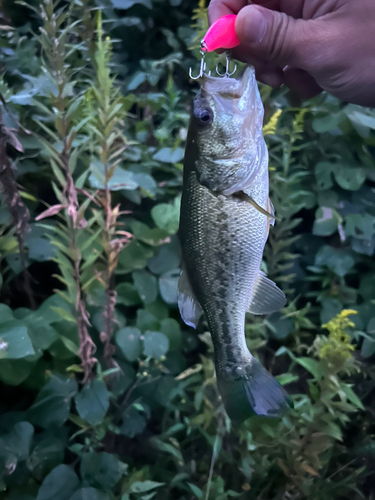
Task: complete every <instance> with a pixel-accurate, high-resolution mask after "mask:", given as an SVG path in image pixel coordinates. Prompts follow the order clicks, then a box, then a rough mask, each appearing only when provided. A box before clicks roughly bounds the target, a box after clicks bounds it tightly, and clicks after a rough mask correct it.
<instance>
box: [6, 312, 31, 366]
mask: <svg viewBox="0 0 375 500" xmlns="http://www.w3.org/2000/svg"><path fill="white" fill-rule="evenodd" d="M14 323H15V322H14V321H13V322H9V323H8V325H9V326H6V324H5V325H2V326H1V329H0V363H1V359H4V358H5V359H21V358H26V357H27V356H32V355H33V354H35V351H34V348H33V345H32V343H31V340H30V337H29V335H28V333H27V328H26V327H25V326H13V325H14Z"/></svg>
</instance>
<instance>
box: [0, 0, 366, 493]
mask: <svg viewBox="0 0 375 500" xmlns="http://www.w3.org/2000/svg"><path fill="white" fill-rule="evenodd" d="M3 4H4V12H3V14H2V15H3V19H2V22H1V26H0V58H1V66H2V72H1V77H0V92H1V122H0V125H1V131H0V154H1V156H2V165H3V166H2V167H1V171H0V184H1V200H2V205H1V207H0V219H1V223H2V227H1V231H0V264H1V265H0V272H1V275H0V276H1V282H0V284H1V304H0V313H1V316H0V318H1V319H0V381H1V382H0V383H1V389H2V400H1V415H0V489H1V492H2V493H1V495H3V497H4V498H6V499H7V500H8V499H9V500H10V499H12V500H48V499H52V498H53V499H57V500H60V499H61V500H78V499H84V498H90V499H94V500H111V499H119V500H148V499H151V498H154V499H155V500H158V499H171V500H172V499H179V500H190V499H193V498H194V499H195V498H198V499H205V500H208V499H213V498H215V499H217V500H229V499H231V498H240V499H247V498H250V497H254V498H260V499H263V498H267V499H271V498H272V499H283V498H289V499H291V498H292V499H302V498H309V499H311V500H313V499H316V498H319V499H325V498H327V499H332V498H337V499H342V498H351V499H353V498H356V499H357V498H358V499H359V498H363V497H365V498H372V497H374V496H375V490H374V486H373V481H372V480H371V475H372V474H373V473H374V467H373V462H374V461H373V456H374V432H375V431H374V424H373V413H374V409H375V406H374V405H375V402H374V396H373V390H374V381H375V370H374V366H373V356H374V354H375V307H374V297H375V284H374V283H375V281H374V277H375V267H374V260H373V259H374V253H375V222H374V221H375V203H374V183H375V175H374V172H375V169H374V167H375V163H374V147H375V134H374V129H375V114H374V111H373V110H368V109H364V108H360V107H358V106H353V105H348V104H344V103H341V102H339V101H338V100H336V99H334V98H332V97H330V96H327V95H324V94H323V95H321V96H319V97H317V98H315V99H313V100H310V101H306V102H301V101H299V100H298V98H297V97H296V96H295V95H293V94H292V93H291V92H288V91H287V90H286V89H281V90H277V91H273V90H271V89H270V88H269V87H266V86H260V90H261V95H262V98H263V101H264V105H265V127H264V135H265V137H266V141H267V143H268V147H269V153H270V186H271V188H270V189H271V199H272V201H273V203H274V205H275V209H276V216H277V218H278V220H277V221H276V224H275V226H274V228H272V229H271V231H270V238H269V242H268V244H267V247H266V251H265V254H264V261H263V263H262V267H263V269H264V271H266V272H267V274H268V275H269V276H270V277H271V278H272V279H274V280H275V281H276V282H277V283H278V284H280V286H281V287H282V288H283V289H284V290H285V292H286V293H287V296H288V305H287V307H285V308H284V309H283V311H281V312H280V313H277V314H273V315H271V316H270V317H267V318H254V317H249V318H248V320H247V324H246V336H247V343H248V346H249V348H250V349H251V351H252V352H253V353H254V354H255V355H257V356H258V357H259V358H260V359H261V361H262V363H263V364H264V365H265V366H266V367H267V368H268V369H269V370H270V371H271V372H272V373H273V374H274V375H276V376H277V378H278V379H279V381H280V383H281V384H283V385H285V386H286V388H287V390H288V391H289V392H290V394H291V395H292V397H293V400H294V409H293V410H292V411H291V412H290V413H288V415H286V416H285V417H284V418H283V419H282V420H267V419H262V418H253V419H250V420H248V421H247V422H245V423H244V424H243V425H241V426H239V427H238V428H233V427H232V425H231V422H230V420H229V419H228V417H227V415H226V413H225V410H224V408H223V406H222V403H221V401H220V398H219V396H218V393H217V390H216V383H215V374H214V365H213V359H212V353H213V347H212V342H211V339H210V336H209V334H208V332H207V331H205V324H204V323H203V324H202V325H201V326H200V327H199V329H198V333H196V332H192V331H191V330H189V329H188V328H187V327H186V326H185V325H184V324H183V323H182V322H181V319H180V317H179V313H178V310H177V304H176V289H177V280H178V275H179V263H180V251H179V246H178V240H177V236H176V233H177V229H178V220H179V206H180V194H181V185H182V159H183V154H184V146H185V140H186V135H187V126H188V120H189V111H190V103H191V97H192V94H193V92H194V91H195V88H190V85H189V82H188V79H187V74H188V68H189V66H194V65H195V66H197V60H196V57H198V56H199V40H200V39H201V38H202V35H203V33H204V32H205V29H206V27H207V20H206V9H205V2H204V1H203V0H202V1H200V2H199V4H198V5H197V6H195V5H191V3H190V2H187V1H185V0H75V2H65V1H63V0H61V1H59V0H55V1H52V0H32V1H30V2H27V4H25V3H22V2H18V3H17V4H15V3H14V2H12V1H10V0H6V1H4V2H3ZM195 7H196V8H195ZM220 57H221V58H222V57H223V56H216V55H214V54H212V55H210V57H208V58H207V62H208V65H209V66H210V67H213V64H214V63H215V62H217V61H219V62H220V60H221V58H220ZM349 316H350V318H349Z"/></svg>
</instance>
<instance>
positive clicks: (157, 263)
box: [148, 237, 180, 275]
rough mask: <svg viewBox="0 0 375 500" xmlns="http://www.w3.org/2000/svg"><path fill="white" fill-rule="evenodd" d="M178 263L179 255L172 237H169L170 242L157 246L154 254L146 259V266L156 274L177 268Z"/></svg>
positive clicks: (174, 239)
mask: <svg viewBox="0 0 375 500" xmlns="http://www.w3.org/2000/svg"><path fill="white" fill-rule="evenodd" d="M179 265H180V255H179V250H178V246H177V243H176V238H174V237H172V238H171V243H168V244H167V245H163V246H161V247H160V248H158V249H157V251H156V253H155V255H154V256H153V257H152V258H151V259H150V260H149V261H148V268H149V269H150V271H151V272H152V273H154V274H157V275H161V274H165V273H166V272H168V271H172V270H175V269H178V267H179Z"/></svg>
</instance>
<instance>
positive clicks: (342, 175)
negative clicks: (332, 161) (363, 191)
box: [333, 165, 366, 191]
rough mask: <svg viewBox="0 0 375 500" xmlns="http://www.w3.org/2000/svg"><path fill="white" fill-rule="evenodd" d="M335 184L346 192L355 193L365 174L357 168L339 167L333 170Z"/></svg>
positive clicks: (361, 169) (363, 180)
mask: <svg viewBox="0 0 375 500" xmlns="http://www.w3.org/2000/svg"><path fill="white" fill-rule="evenodd" d="M333 174H334V176H335V179H336V182H337V184H338V185H339V186H340V187H341V188H343V189H346V190H348V191H357V190H358V189H359V188H360V187H361V186H362V184H363V183H364V182H365V179H366V172H365V170H364V169H363V168H359V167H345V166H343V165H340V167H337V168H335V169H334V171H333Z"/></svg>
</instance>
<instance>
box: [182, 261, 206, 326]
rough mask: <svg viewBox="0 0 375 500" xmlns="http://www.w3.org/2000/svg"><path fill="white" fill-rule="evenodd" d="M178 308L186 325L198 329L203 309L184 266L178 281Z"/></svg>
mask: <svg viewBox="0 0 375 500" xmlns="http://www.w3.org/2000/svg"><path fill="white" fill-rule="evenodd" d="M178 308H179V310H180V314H181V318H182V320H183V321H184V323H185V324H186V325H188V326H191V327H192V328H196V327H197V325H198V322H199V318H200V317H201V316H202V314H203V309H202V308H201V306H200V304H199V302H198V300H197V299H196V297H195V295H194V292H193V290H192V288H191V285H190V282H189V278H188V276H187V273H186V269H185V267H184V266H182V270H181V275H180V279H179V281H178Z"/></svg>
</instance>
